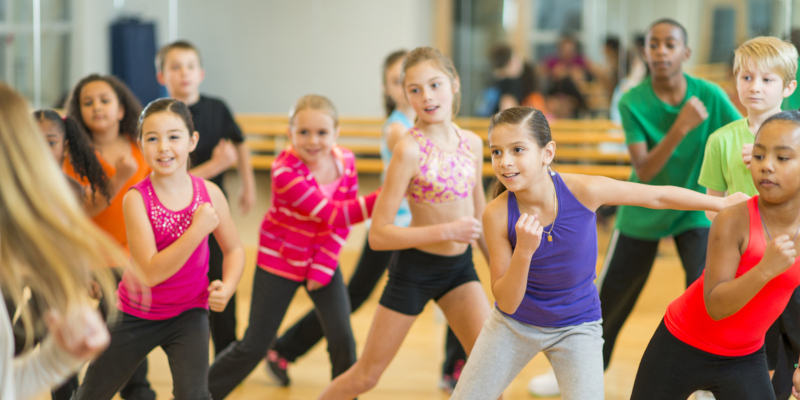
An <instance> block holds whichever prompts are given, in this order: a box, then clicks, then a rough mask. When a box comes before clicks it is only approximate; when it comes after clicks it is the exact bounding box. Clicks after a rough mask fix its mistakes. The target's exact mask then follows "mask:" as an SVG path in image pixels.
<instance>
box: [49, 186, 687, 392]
mask: <svg viewBox="0 0 800 400" xmlns="http://www.w3.org/2000/svg"><path fill="white" fill-rule="evenodd" d="M256 181H257V184H258V195H259V197H258V203H257V205H256V207H255V209H254V210H253V211H252V212H251V213H250V215H249V216H247V217H242V216H240V215H239V213H238V211H236V210H233V214H234V219H235V222H236V225H237V227H238V228H239V233H240V235H241V236H242V240H243V242H244V245H245V248H246V249H247V265H246V267H245V273H244V276H243V278H242V280H241V282H240V284H239V292H238V315H239V326H238V328H239V337H241V335H242V334H243V332H244V330H245V328H246V327H247V318H248V312H249V304H250V292H251V284H252V277H253V270H254V262H255V261H254V260H255V254H256V246H257V243H258V236H257V234H258V228H259V225H260V220H261V216H262V215H263V214H264V212H265V211H266V209H267V208H268V205H269V203H268V202H269V175H268V174H267V173H257V175H256ZM377 184H378V183H377V179H376V178H374V177H369V176H367V177H362V178H361V191H362V192H364V193H366V191H369V190H374V188H376V187H377ZM226 186H227V187H228V192H229V193H231V194H233V196H231V200H232V203H236V201H235V194H236V193H237V190H238V181H237V180H236V176H235V174H231V175H230V179H228V182H227V185H226ZM232 207H234V208H235V205H233V204H232ZM598 232H599V241H600V243H599V248H600V256H599V257H598V263H597V268H598V272H599V269H600V267H601V266H602V262H603V258H604V255H605V251H606V247H607V245H608V240H609V236H610V232H611V230H610V228H603V227H598ZM365 233H366V232H365V229H364V227H363V225H359V226H358V227H356V228H355V229H353V231H352V233H351V234H350V237H349V238H348V241H347V246H346V247H345V248H344V250H343V252H342V257H341V268H342V270H343V272H344V274H345V280H346V281H347V280H348V279H349V276H350V274H351V273H352V271H353V269H354V267H355V263H356V262H357V260H358V256H359V254H360V251H361V246H362V245H363V243H364V236H365ZM475 254H476V258H475V266H476V269H477V271H478V274H479V275H480V278H481V281H482V282H483V284H484V288H485V289H486V292H487V294H488V296H489V298H490V299H491V298H492V296H491V293H490V291H489V287H488V285H487V283H488V282H489V272H488V268H487V265H486V262H485V261H484V260H483V258H482V257H481V256H480V252H476V253H475ZM385 279H386V278H385V276H384V278H383V280H382V281H381V283H380V284H379V286H378V288H377V289H376V291H375V292H374V293H373V294H372V296H371V297H370V299H369V300H368V301H367V303H365V304H364V306H362V307H361V309H359V310H358V312H356V313H355V314H353V316H352V319H351V321H352V324H353V331H354V332H355V338H356V343H358V345H359V347H358V354H359V355H360V354H361V350H362V346H363V344H364V342H365V339H366V336H367V332H368V331H369V327H370V324H371V321H372V316H373V314H374V312H375V307H376V305H377V301H378V298H379V296H380V292H381V290H382V287H383V285H384V284H385ZM683 282H684V274H683V270H682V268H681V265H680V261H679V259H678V257H677V254H676V252H675V250H674V246H673V244H672V242H670V241H663V242H662V246H661V252H660V254H659V257H658V258H657V260H656V264H655V267H654V268H653V271H652V273H651V277H650V279H649V281H648V283H647V286H645V288H644V292H643V295H642V297H641V298H640V299H639V302H638V303H637V304H636V308H635V309H634V311H633V314H632V316H631V318H630V319H629V321H628V323H627V325H625V327H624V329H623V330H622V332H621V334H620V336H619V340H618V344H617V347H616V349H615V354H614V358H613V359H612V361H611V366H610V367H609V369H608V371H607V372H606V374H605V394H606V399H609V400H623V399H628V398H629V397H630V392H631V388H632V386H633V380H634V376H635V374H636V368H637V366H638V362H639V359H640V358H641V355H642V353H643V352H644V349H645V346H647V343H648V341H649V339H650V336H651V335H652V333H653V331H654V330H655V329H656V327H657V326H658V324H659V321H660V320H661V318H662V317H663V314H664V310H665V309H666V307H667V305H668V304H669V302H670V301H671V300H673V299H674V298H676V297H677V296H679V295H680V294H681V293H682V291H683ZM310 308H311V301H310V300H309V298H308V296H307V295H306V293H305V291H302V290H301V291H298V293H297V295H296V296H295V299H294V301H293V303H292V305H291V306H290V308H289V311H288V314H287V317H286V318H285V320H284V324H283V326H282V327H281V330H284V329H286V328H287V327H288V326H289V325H290V324H292V323H293V322H294V321H296V320H297V319H298V318H299V317H300V316H302V315H304V314H305V313H306V312H307V311H308V310H309V309H310ZM444 337H445V333H444V324H443V322H442V317H441V313H439V311H438V310H437V309H436V307H435V305H434V304H429V305H428V306H427V307H426V308H425V311H424V312H423V313H422V314H421V315H420V316H419V318H418V319H417V322H416V323H415V324H414V326H413V327H412V329H411V332H410V333H409V336H408V337H407V338H406V340H405V342H404V343H403V346H402V348H401V349H400V352H399V353H398V355H397V357H396V358H395V359H394V361H393V362H392V364H391V365H390V366H389V368H388V369H387V370H386V372H385V373H384V375H383V377H382V378H381V380H380V383H379V384H378V386H377V387H376V388H375V389H374V390H373V391H371V392H370V393H368V394H365V395H363V396H360V397H359V398H360V399H364V400H369V399H381V400H411V399H415V400H440V399H446V398H447V397H448V396H447V394H445V393H444V392H443V391H442V390H440V389H439V387H438V385H439V379H440V367H441V362H442V360H443V357H444V353H443V348H444ZM325 347H326V345H325V343H324V342H321V343H320V344H318V345H317V346H316V347H314V348H313V350H312V351H311V352H310V353H309V354H307V355H306V356H305V357H303V358H301V359H299V360H298V362H297V363H295V364H291V365H290V369H289V374H290V377H291V379H292V385H291V386H290V387H286V388H281V387H277V386H275V385H274V384H273V383H272V382H271V380H270V379H269V377H268V376H267V374H266V372H265V371H264V364H263V363H262V364H261V365H259V367H258V368H257V369H256V370H255V371H254V372H253V373H252V374H251V375H250V377H249V378H247V380H245V381H244V383H243V384H242V385H240V386H239V387H238V388H237V389H236V390H235V391H234V392H233V393H232V394H231V395H230V396H229V397H228V399H230V400H244V399H264V398H269V399H275V400H290V399H291V400H300V399H315V398H316V397H317V395H318V394H319V393H320V392H321V391H322V389H323V388H324V387H325V385H326V384H327V383H328V382H329V380H330V366H329V362H328V355H327V352H326V350H325ZM149 360H150V371H149V379H150V382H151V383H152V385H153V387H154V388H155V390H156V391H157V393H158V399H159V400H161V399H164V400H168V399H171V398H172V394H171V391H172V381H171V375H170V371H169V365H168V364H167V360H166V356H165V355H164V353H163V351H161V349H156V350H155V351H154V352H153V353H151V354H150V357H149ZM547 368H548V363H547V360H546V359H545V357H544V356H542V355H539V356H537V357H536V358H534V359H533V360H532V361H531V362H530V363H529V364H528V365H527V366H526V367H525V369H523V371H522V372H521V373H520V374H519V376H517V378H516V379H515V380H514V381H513V382H512V384H511V385H510V386H509V387H508V389H507V390H506V391H505V399H531V398H532V397H531V396H530V395H529V394H528V392H527V389H526V387H527V382H528V380H529V379H530V378H531V377H533V376H535V375H537V374H540V373H543V372H545V371H546V370H547ZM41 398H42V399H45V398H47V397H45V396H43V397H41ZM116 398H119V397H116ZM553 399H558V397H554V398H553Z"/></svg>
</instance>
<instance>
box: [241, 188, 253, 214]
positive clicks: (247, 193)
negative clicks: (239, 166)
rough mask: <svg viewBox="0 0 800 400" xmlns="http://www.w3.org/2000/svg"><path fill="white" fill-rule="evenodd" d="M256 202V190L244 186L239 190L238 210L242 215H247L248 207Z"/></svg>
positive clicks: (251, 206)
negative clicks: (246, 188)
mask: <svg viewBox="0 0 800 400" xmlns="http://www.w3.org/2000/svg"><path fill="white" fill-rule="evenodd" d="M255 204H256V192H255V191H254V190H245V189H244V187H242V189H241V190H240V191H239V211H240V212H241V213H242V215H247V213H249V212H250V209H252V208H253V206H254V205H255Z"/></svg>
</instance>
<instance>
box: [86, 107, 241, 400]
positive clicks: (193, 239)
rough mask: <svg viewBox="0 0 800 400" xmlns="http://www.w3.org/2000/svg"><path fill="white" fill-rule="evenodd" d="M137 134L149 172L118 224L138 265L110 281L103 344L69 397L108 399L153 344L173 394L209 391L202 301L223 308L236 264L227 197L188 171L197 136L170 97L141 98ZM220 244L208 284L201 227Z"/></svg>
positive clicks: (205, 395)
mask: <svg viewBox="0 0 800 400" xmlns="http://www.w3.org/2000/svg"><path fill="white" fill-rule="evenodd" d="M138 139H139V141H140V143H141V146H142V154H143V155H144V158H145V161H146V162H147V164H148V165H149V166H150V168H151V169H152V171H153V172H152V173H151V174H150V176H148V177H147V178H145V179H144V180H143V181H141V182H139V183H138V184H136V185H134V186H133V187H132V189H134V190H131V191H129V192H128V193H127V194H126V195H125V198H124V200H123V211H124V214H125V230H126V232H127V237H128V243H129V246H130V250H131V256H132V257H133V260H134V261H135V262H136V264H138V266H139V267H140V268H139V271H138V273H134V272H133V270H132V269H127V270H126V271H125V274H124V275H123V278H122V282H121V283H120V285H119V289H118V290H117V297H118V300H117V308H118V309H119V310H120V311H122V317H121V320H120V321H119V323H118V324H117V325H116V326H114V327H112V331H111V346H110V347H109V349H108V350H107V351H106V352H105V353H103V355H102V356H101V357H100V358H98V359H97V360H96V361H94V362H93V363H92V364H91V365H90V366H89V369H88V371H87V372H86V378H85V379H84V382H83V385H82V386H81V387H80V388H79V389H78V391H77V392H76V395H75V398H76V399H92V400H94V399H111V398H112V397H114V394H115V393H116V391H117V390H118V389H119V388H120V387H122V385H123V384H124V383H125V382H126V381H127V380H128V379H129V378H130V377H131V375H132V374H133V372H134V370H135V369H136V367H137V366H138V365H139V364H140V363H141V362H142V361H143V360H144V359H145V357H147V354H148V353H150V351H152V350H153V349H154V348H156V347H157V346H161V347H162V348H163V349H164V352H165V353H167V358H168V359H169V363H170V369H171V370H172V371H173V375H172V380H173V396H174V397H175V398H176V399H210V398H211V396H210V394H209V391H208V378H207V377H208V350H209V346H208V340H209V325H208V309H209V308H210V309H211V310H214V311H222V310H223V309H224V308H225V306H226V305H227V303H228V300H229V299H230V298H231V296H232V295H233V293H234V291H235V290H236V285H237V284H238V283H239V278H240V277H241V275H242V269H243V268H244V249H243V248H242V244H241V241H240V240H239V235H238V233H237V232H236V228H235V227H234V225H233V221H232V220H231V216H230V211H229V209H228V203H227V201H226V200H225V196H224V195H223V194H222V191H221V190H220V189H219V188H218V187H217V186H216V185H215V184H213V183H211V182H208V181H205V180H203V179H201V178H198V177H195V176H192V175H190V174H189V173H188V160H189V153H190V152H191V151H192V150H194V148H195V146H196V145H197V139H198V133H197V132H195V131H194V127H193V124H192V118H191V114H190V113H189V110H188V108H187V107H186V105H185V104H183V103H181V102H179V101H177V100H173V99H159V100H155V101H153V102H152V103H150V104H149V105H148V106H147V107H146V108H145V110H144V111H143V112H142V116H141V118H140V119H139V128H138ZM211 233H213V234H214V236H215V238H216V239H217V241H218V242H219V245H220V248H221V249H222V253H223V257H224V258H223V264H222V268H223V274H222V276H223V278H222V280H221V281H219V280H216V281H214V282H211V283H210V284H209V282H208V277H207V272H208V235H209V234H211Z"/></svg>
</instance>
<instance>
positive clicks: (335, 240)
mask: <svg viewBox="0 0 800 400" xmlns="http://www.w3.org/2000/svg"><path fill="white" fill-rule="evenodd" d="M333 154H334V156H335V158H336V164H337V167H338V168H339V175H340V176H341V177H342V180H341V183H340V184H339V187H338V189H337V190H336V192H335V193H334V194H333V198H332V199H329V198H327V197H325V195H323V194H322V191H320V189H319V185H318V184H317V181H316V180H315V179H314V175H313V174H312V173H311V172H310V171H309V170H308V167H306V165H305V164H303V162H302V161H301V160H300V159H299V158H298V157H297V156H296V155H295V153H294V151H293V150H292V148H291V147H289V148H288V149H286V150H284V151H283V152H281V154H280V155H279V156H278V158H276V159H275V161H274V162H273V163H272V205H271V207H270V209H269V210H268V211H267V214H266V215H265V216H264V221H263V222H262V223H261V240H260V244H259V249H258V266H259V267H261V268H263V269H265V270H267V271H269V272H271V273H273V274H275V275H278V276H282V277H284V278H286V279H291V280H293V281H297V282H303V281H305V280H306V279H313V280H315V281H317V282H319V283H322V284H323V285H327V284H328V283H329V282H330V281H331V277H332V276H333V273H334V271H335V270H336V266H337V264H338V262H339V252H340V251H341V249H342V246H344V243H345V240H347V235H348V234H349V233H350V226H351V225H353V224H355V223H358V222H361V221H364V220H366V219H368V218H369V216H370V215H371V214H372V208H373V207H374V206H375V199H376V198H377V196H378V192H377V191H376V192H374V193H371V194H369V195H367V196H358V175H357V174H356V168H355V157H354V156H353V153H352V152H351V151H350V150H347V149H345V148H341V147H338V146H334V148H333Z"/></svg>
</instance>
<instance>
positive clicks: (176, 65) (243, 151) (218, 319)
mask: <svg viewBox="0 0 800 400" xmlns="http://www.w3.org/2000/svg"><path fill="white" fill-rule="evenodd" d="M156 70H157V71H158V72H157V78H158V82H159V83H160V84H162V85H164V86H165V87H166V88H167V92H169V95H170V97H172V98H174V99H176V100H180V101H182V102H184V103H185V104H186V105H187V106H189V111H191V112H192V119H193V120H194V127H195V130H197V132H198V133H199V134H200V141H199V142H198V144H197V148H195V150H194V152H192V155H191V157H192V158H191V161H192V169H191V170H190V171H189V172H190V173H191V174H192V175H196V176H199V177H201V178H204V179H208V180H210V181H211V182H214V183H215V184H216V185H217V186H219V188H220V189H222V191H223V193H225V186H224V185H223V182H222V180H223V177H224V172H225V171H226V170H227V169H228V168H230V167H231V165H233V164H234V163H236V169H237V171H238V172H239V177H240V178H241V181H242V187H241V190H240V191H239V197H238V204H239V211H241V212H242V214H247V213H248V212H249V211H250V209H251V208H252V207H253V205H254V204H255V201H256V195H255V179H254V177H253V167H252V165H251V164H250V150H249V149H248V148H247V145H246V144H245V142H244V136H242V131H241V129H239V127H238V126H237V125H236V122H235V121H234V120H233V115H232V114H231V112H230V110H228V107H227V106H226V105H225V103H223V102H222V100H219V99H215V98H212V97H206V96H202V95H201V94H200V83H201V82H202V81H203V78H204V77H205V71H204V70H203V67H202V65H201V63H200V52H199V51H198V50H197V48H195V47H194V46H193V45H192V44H191V43H188V42H184V41H178V42H174V43H170V44H168V45H166V46H164V47H162V48H161V49H160V50H159V51H158V54H157V55H156ZM208 246H209V253H210V254H209V260H208V279H209V281H214V280H216V279H220V280H221V279H222V251H221V250H220V248H219V244H217V241H216V239H214V235H209V237H208ZM210 320H211V337H212V339H213V340H214V351H215V354H219V352H221V351H222V350H224V349H225V347H227V346H228V344H230V343H231V342H234V341H236V295H235V294H234V296H233V297H231V300H230V301H229V302H228V306H227V307H226V308H225V310H224V311H222V312H220V313H217V312H214V311H210Z"/></svg>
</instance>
